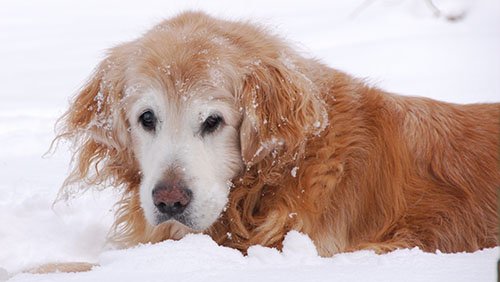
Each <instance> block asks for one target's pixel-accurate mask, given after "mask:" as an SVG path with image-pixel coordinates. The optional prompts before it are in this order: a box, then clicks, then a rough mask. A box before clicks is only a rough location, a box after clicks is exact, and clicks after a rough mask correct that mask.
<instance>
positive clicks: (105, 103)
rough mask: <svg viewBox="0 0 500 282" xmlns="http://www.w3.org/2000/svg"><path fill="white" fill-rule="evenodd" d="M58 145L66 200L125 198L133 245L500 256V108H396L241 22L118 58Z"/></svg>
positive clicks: (181, 21)
mask: <svg viewBox="0 0 500 282" xmlns="http://www.w3.org/2000/svg"><path fill="white" fill-rule="evenodd" d="M59 130H60V135H59V136H58V138H64V139H69V140H70V141H71V142H73V144H74V148H75V156H74V160H75V162H74V166H73V170H72V173H71V174H70V175H69V177H68V178H67V180H66V182H65V184H64V186H63V188H62V190H61V196H65V195H68V194H71V193H74V192H75V191H77V190H78V189H85V188H87V187H90V186H99V185H101V186H106V187H107V186H113V187H116V188H118V189H121V190H120V191H122V193H123V198H122V199H121V200H120V201H119V202H118V203H117V205H118V208H117V214H116V221H115V224H114V226H113V228H112V234H113V235H112V239H113V240H114V241H115V242H119V243H121V244H123V245H124V246H131V245H134V244H137V243H140V242H158V241H162V240H165V239H169V238H174V239H178V238H181V237H182V236H183V235H184V234H185V233H186V232H204V233H207V234H209V235H210V236H212V238H213V239H214V240H215V241H217V242H218V243H220V244H222V245H225V246H230V247H234V248H237V249H239V250H242V251H243V252H244V251H245V250H246V249H247V248H248V247H249V246H251V245H254V244H260V245H264V246H271V247H277V248H280V247H281V242H282V240H283V237H284V236H285V234H286V233H287V232H288V231H289V230H298V231H300V232H303V233H305V234H307V235H308V236H309V237H310V238H311V239H312V240H313V241H314V244H315V245H316V247H317V250H318V252H319V254H320V255H322V256H331V255H333V254H335V253H339V252H346V251H353V250H360V249H374V250H376V251H377V252H387V251H390V250H393V249H396V248H411V247H419V248H421V249H422V250H425V251H429V252H433V251H436V250H440V251H442V252H462V251H468V252H471V251H475V250H478V249H481V248H485V247H493V246H496V245H497V216H496V194H497V193H496V191H497V188H498V187H499V184H500V173H499V167H498V163H499V150H498V149H499V137H500V104H474V105H457V104H450V103H444V102H439V101H435V100H431V99H426V98H414V97H403V96H398V95H395V94H392V93H387V92H384V91H383V90H380V89H377V88H374V87H370V86H368V85H366V84H364V83H363V82H362V81H361V80H358V79H355V78H353V77H351V76H349V75H347V74H345V73H343V72H340V71H338V70H335V69H332V68H330V67H328V66H326V65H324V64H322V63H321V62H319V61H318V60H315V59H310V58H305V57H304V56H302V55H300V54H299V53H298V52H296V51H295V50H294V49H292V48H291V47H290V45H289V44H287V43H286V42H285V41H284V40H283V39H281V38H280V37H278V36H276V35H273V34H271V33H270V32H268V31H266V30H265V29H264V28H262V27H259V26H256V25H254V24H250V23H247V22H237V21H226V20H220V19H215V18H212V17H210V16H208V15H206V14H203V13H198V12H186V13H182V14H180V15H178V16H176V17H174V18H171V19H169V20H166V21H164V22H162V23H160V24H159V25H157V26H155V27H154V28H153V29H151V30H150V31H148V32H147V33H145V34H144V35H143V36H142V37H140V38H138V39H137V40H134V41H131V42H128V43H124V44H121V45H119V46H117V47H115V48H112V49H111V50H110V51H109V54H108V55H107V57H106V58H105V59H104V60H103V61H102V62H101V63H100V65H99V66H98V67H97V69H96V70H95V72H94V73H93V75H92V76H91V77H90V80H89V81H88V83H87V84H86V85H85V86H84V87H83V89H82V90H81V92H79V93H78V94H77V96H76V97H75V99H74V100H73V101H72V104H71V106H70V108H69V110H68V111H67V112H66V114H65V115H64V116H63V117H62V118H61V123H60V127H59ZM75 188H76V189H75Z"/></svg>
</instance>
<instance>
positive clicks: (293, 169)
mask: <svg viewBox="0 0 500 282" xmlns="http://www.w3.org/2000/svg"><path fill="white" fill-rule="evenodd" d="M298 170H299V167H298V166H296V167H294V168H292V170H291V171H290V174H291V175H292V177H297V171H298Z"/></svg>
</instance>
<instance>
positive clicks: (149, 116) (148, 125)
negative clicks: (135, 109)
mask: <svg viewBox="0 0 500 282" xmlns="http://www.w3.org/2000/svg"><path fill="white" fill-rule="evenodd" d="M139 122H140V123H141V124H142V127H144V129H145V130H147V131H152V130H154V129H155V128H156V116H155V114H154V113H153V112H152V111H150V110H148V111H145V112H144V113H143V114H142V115H141V116H140V117H139Z"/></svg>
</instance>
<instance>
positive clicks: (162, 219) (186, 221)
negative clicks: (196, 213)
mask: <svg viewBox="0 0 500 282" xmlns="http://www.w3.org/2000/svg"><path fill="white" fill-rule="evenodd" d="M169 221H171V222H175V223H178V224H182V225H184V226H185V227H187V228H189V229H191V230H195V231H203V230H200V228H198V227H197V225H196V224H195V223H194V221H193V220H192V219H191V216H190V212H189V211H188V210H186V211H184V212H183V213H181V214H176V215H173V216H170V215H168V214H165V213H161V212H157V214H156V225H160V224H163V223H166V222H169Z"/></svg>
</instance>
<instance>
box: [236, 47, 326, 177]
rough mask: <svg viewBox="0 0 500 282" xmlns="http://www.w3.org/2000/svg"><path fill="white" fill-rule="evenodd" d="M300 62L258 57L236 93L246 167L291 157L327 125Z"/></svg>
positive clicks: (280, 58)
mask: <svg viewBox="0 0 500 282" xmlns="http://www.w3.org/2000/svg"><path fill="white" fill-rule="evenodd" d="M297 58H298V57H297ZM300 60H303V59H297V60H296V61H295V62H294V61H293V57H285V56H283V55H280V56H276V57H275V58H271V57H267V58H259V59H258V60H257V61H255V62H253V63H252V64H251V66H250V67H248V68H249V69H250V71H249V73H248V75H247V76H246V78H245V80H244V83H243V90H242V93H241V101H242V103H243V105H242V109H243V111H244V113H243V121H242V124H241V128H240V144H241V150H242V158H243V161H244V162H245V164H246V165H247V168H248V167H250V166H252V165H253V164H256V163H258V162H260V161H261V160H263V159H264V158H265V157H266V156H270V155H271V156H272V157H273V158H279V157H286V158H288V159H290V158H295V157H296V156H297V153H300V152H298V150H299V149H300V147H301V146H303V145H304V144H305V141H306V139H307V138H309V137H310V136H311V135H313V134H319V133H320V132H321V131H322V130H323V129H324V128H325V127H326V125H327V123H328V114H327V112H326V110H325V106H324V102H323V100H322V99H321V98H320V95H319V93H318V88H317V87H316V85H315V84H314V83H313V82H312V81H311V80H310V79H309V78H308V77H307V75H306V74H305V73H304V72H302V69H304V68H305V67H304V66H301V65H300V64H299V62H300ZM275 161H278V160H275Z"/></svg>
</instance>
